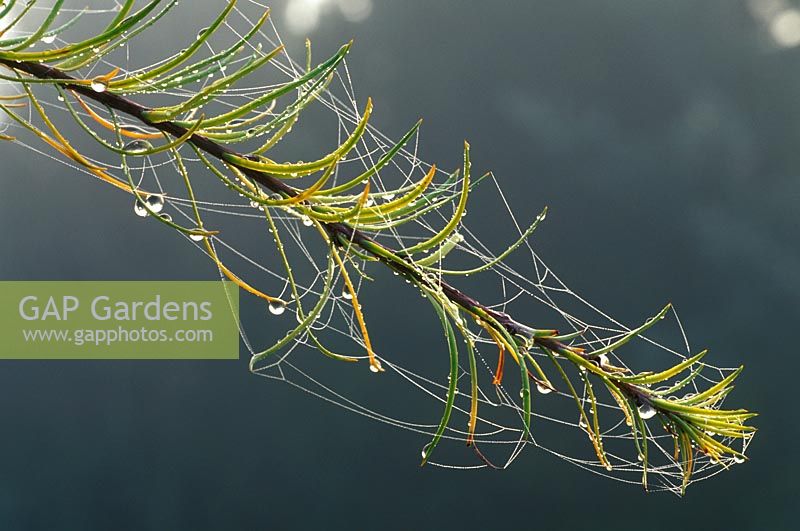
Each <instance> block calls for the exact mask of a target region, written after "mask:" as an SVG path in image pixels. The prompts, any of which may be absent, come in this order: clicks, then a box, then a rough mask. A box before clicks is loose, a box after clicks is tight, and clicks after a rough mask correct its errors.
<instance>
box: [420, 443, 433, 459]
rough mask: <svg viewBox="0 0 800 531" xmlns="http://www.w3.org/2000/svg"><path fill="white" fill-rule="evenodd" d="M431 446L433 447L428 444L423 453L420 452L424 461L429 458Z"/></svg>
mask: <svg viewBox="0 0 800 531" xmlns="http://www.w3.org/2000/svg"><path fill="white" fill-rule="evenodd" d="M430 446H431V445H430V444H426V445H425V446H424V447H423V448H422V451H421V452H420V455H421V456H422V458H423V459H426V458H427V457H428V449H429V448H430Z"/></svg>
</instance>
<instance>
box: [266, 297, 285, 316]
mask: <svg viewBox="0 0 800 531" xmlns="http://www.w3.org/2000/svg"><path fill="white" fill-rule="evenodd" d="M285 311H286V303H285V302H283V301H280V300H274V301H270V303H269V313H271V314H272V315H281V314H282V313H283V312H285Z"/></svg>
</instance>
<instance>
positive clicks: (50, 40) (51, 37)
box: [42, 35, 56, 44]
mask: <svg viewBox="0 0 800 531" xmlns="http://www.w3.org/2000/svg"><path fill="white" fill-rule="evenodd" d="M42 42H43V43H45V44H53V43H54V42H56V36H55V35H45V36H44V37H42Z"/></svg>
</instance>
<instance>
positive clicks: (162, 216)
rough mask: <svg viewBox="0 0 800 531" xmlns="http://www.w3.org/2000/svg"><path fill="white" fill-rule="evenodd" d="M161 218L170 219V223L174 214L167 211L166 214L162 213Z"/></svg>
mask: <svg viewBox="0 0 800 531" xmlns="http://www.w3.org/2000/svg"><path fill="white" fill-rule="evenodd" d="M161 219H163V220H164V221H169V222H170V223H171V222H172V216H170V215H169V214H167V213H166V212H165V213H164V214H161Z"/></svg>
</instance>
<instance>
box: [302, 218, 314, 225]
mask: <svg viewBox="0 0 800 531" xmlns="http://www.w3.org/2000/svg"><path fill="white" fill-rule="evenodd" d="M302 220H303V225H305V226H306V227H311V226H312V225H314V220H312V219H311V218H310V217H308V216H303V218H302Z"/></svg>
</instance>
